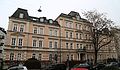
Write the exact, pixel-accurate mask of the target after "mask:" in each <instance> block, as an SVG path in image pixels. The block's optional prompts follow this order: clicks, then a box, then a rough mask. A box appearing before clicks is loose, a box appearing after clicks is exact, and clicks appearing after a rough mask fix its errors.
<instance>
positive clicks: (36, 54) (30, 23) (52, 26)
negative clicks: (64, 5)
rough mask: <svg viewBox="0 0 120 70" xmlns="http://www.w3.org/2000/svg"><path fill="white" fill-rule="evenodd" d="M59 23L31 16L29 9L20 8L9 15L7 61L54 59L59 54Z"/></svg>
mask: <svg viewBox="0 0 120 70" xmlns="http://www.w3.org/2000/svg"><path fill="white" fill-rule="evenodd" d="M59 27H60V26H59V24H58V22H57V21H54V20H52V19H47V18H46V17H39V18H37V17H33V16H29V14H28V12H27V10H25V9H21V8H18V9H17V10H16V11H15V13H14V14H13V15H12V16H10V17H9V25H8V30H7V42H6V47H5V60H6V62H8V63H9V62H15V61H25V60H27V59H29V58H37V59H38V60H42V61H52V62H53V61H54V57H56V58H57V56H58V50H59V49H58V48H59V33H60V32H59Z"/></svg>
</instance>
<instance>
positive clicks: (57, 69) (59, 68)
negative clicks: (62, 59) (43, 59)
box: [44, 64, 66, 70]
mask: <svg viewBox="0 0 120 70" xmlns="http://www.w3.org/2000/svg"><path fill="white" fill-rule="evenodd" d="M44 70H66V65H65V64H55V65H50V66H48V67H47V68H45V69H44Z"/></svg>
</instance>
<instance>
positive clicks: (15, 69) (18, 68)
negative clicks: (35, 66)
mask: <svg viewBox="0 0 120 70" xmlns="http://www.w3.org/2000/svg"><path fill="white" fill-rule="evenodd" d="M8 70H28V69H27V67H26V66H22V65H19V66H13V67H10V68H8Z"/></svg>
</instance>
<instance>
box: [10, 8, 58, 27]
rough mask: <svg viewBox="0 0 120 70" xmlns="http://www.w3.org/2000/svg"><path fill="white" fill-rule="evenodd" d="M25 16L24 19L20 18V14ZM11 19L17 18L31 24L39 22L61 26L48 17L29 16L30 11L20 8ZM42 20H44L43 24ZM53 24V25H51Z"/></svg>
mask: <svg viewBox="0 0 120 70" xmlns="http://www.w3.org/2000/svg"><path fill="white" fill-rule="evenodd" d="M21 13H22V14H23V18H20V14H21ZM10 18H15V19H23V20H29V21H31V22H37V23H40V24H48V25H54V26H60V25H59V24H58V22H57V21H56V20H52V19H47V18H46V17H39V18H38V17H34V16H29V14H28V11H27V10H26V9H22V8H18V9H17V10H16V11H15V12H14V13H13V15H12V16H10ZM40 19H43V21H42V22H41V21H40ZM51 22H52V23H51Z"/></svg>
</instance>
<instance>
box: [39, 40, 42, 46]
mask: <svg viewBox="0 0 120 70" xmlns="http://www.w3.org/2000/svg"><path fill="white" fill-rule="evenodd" d="M39 47H40V48H42V41H41V40H40V41H39Z"/></svg>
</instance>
